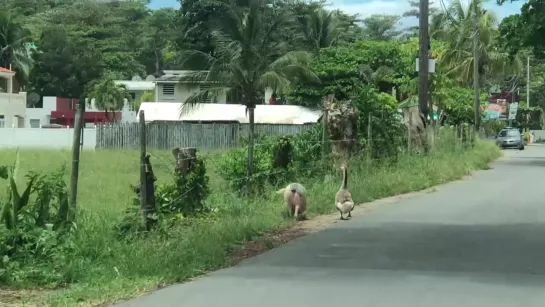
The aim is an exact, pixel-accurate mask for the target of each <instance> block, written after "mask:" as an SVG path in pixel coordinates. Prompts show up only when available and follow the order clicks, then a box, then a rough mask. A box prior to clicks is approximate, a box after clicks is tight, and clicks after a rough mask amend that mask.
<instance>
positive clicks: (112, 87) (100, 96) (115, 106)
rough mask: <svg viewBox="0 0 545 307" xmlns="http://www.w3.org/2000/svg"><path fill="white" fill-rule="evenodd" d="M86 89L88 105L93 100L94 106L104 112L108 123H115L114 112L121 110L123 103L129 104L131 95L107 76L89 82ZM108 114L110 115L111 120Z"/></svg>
mask: <svg viewBox="0 0 545 307" xmlns="http://www.w3.org/2000/svg"><path fill="white" fill-rule="evenodd" d="M88 88H89V89H88V91H87V98H88V99H89V100H88V103H89V104H91V103H93V101H92V100H93V99H94V106H95V107H96V108H97V109H99V110H103V111H104V113H105V115H106V119H107V120H108V122H111V121H114V122H115V112H118V111H121V109H123V106H124V105H125V101H128V102H129V103H130V102H131V95H129V93H128V92H127V90H126V88H125V86H124V85H122V84H116V83H115V81H114V79H113V78H112V77H109V76H107V77H104V78H103V79H101V80H95V81H94V82H91V84H90V85H89V87H88ZM110 113H111V114H112V116H111V118H110V116H109V114H110Z"/></svg>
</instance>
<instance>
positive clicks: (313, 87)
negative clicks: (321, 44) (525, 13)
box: [289, 41, 414, 107]
mask: <svg viewBox="0 0 545 307" xmlns="http://www.w3.org/2000/svg"><path fill="white" fill-rule="evenodd" d="M399 47H400V44H399V42H397V41H387V42H380V41H358V42H356V43H353V44H347V45H345V46H338V47H330V48H323V49H321V50H320V52H319V53H318V54H317V55H316V56H315V57H314V58H313V60H312V62H311V63H310V68H311V69H312V71H314V72H316V74H317V76H318V77H319V78H320V82H319V83H317V82H304V83H301V84H299V85H298V86H297V87H295V88H293V89H292V91H291V93H290V97H289V101H290V103H293V104H297V105H305V106H309V107H319V106H321V103H322V97H323V96H325V95H328V94H335V98H336V99H338V100H348V99H350V98H351V97H353V96H354V95H356V96H357V95H359V91H360V90H361V89H362V87H364V86H366V84H370V85H372V84H374V85H376V87H377V88H378V89H380V90H383V91H388V92H390V91H391V88H392V85H393V83H394V82H396V81H397V80H396V76H395V75H394V74H393V72H395V73H396V74H397V73H399V72H400V71H405V69H404V68H403V67H402V62H401V55H400V48H399ZM411 65H414V57H413V60H412V62H411ZM412 67H414V66H412ZM387 68H390V69H387Z"/></svg>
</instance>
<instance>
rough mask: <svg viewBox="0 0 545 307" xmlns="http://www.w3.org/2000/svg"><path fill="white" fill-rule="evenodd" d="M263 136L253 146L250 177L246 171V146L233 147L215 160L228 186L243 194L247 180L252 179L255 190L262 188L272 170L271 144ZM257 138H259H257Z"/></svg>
mask: <svg viewBox="0 0 545 307" xmlns="http://www.w3.org/2000/svg"><path fill="white" fill-rule="evenodd" d="M267 139H268V138H263V139H262V140H263V142H259V141H257V140H256V143H258V144H259V145H258V146H255V147H254V169H253V175H252V176H251V178H246V177H247V172H248V147H247V146H243V147H239V148H234V149H232V150H230V151H229V152H227V153H225V154H223V155H221V157H220V158H219V159H218V160H217V162H216V163H217V169H218V172H219V174H220V176H221V177H222V178H223V179H225V180H226V181H228V184H229V187H230V188H231V189H233V190H234V191H237V192H238V193H240V194H244V193H245V190H246V185H247V182H248V180H251V181H252V187H253V188H254V189H255V190H258V191H259V190H263V189H264V188H265V184H266V183H267V180H268V179H269V176H270V175H271V173H272V170H273V159H272V146H271V145H272V144H270V143H269V142H266V140H267ZM258 140H259V139H258Z"/></svg>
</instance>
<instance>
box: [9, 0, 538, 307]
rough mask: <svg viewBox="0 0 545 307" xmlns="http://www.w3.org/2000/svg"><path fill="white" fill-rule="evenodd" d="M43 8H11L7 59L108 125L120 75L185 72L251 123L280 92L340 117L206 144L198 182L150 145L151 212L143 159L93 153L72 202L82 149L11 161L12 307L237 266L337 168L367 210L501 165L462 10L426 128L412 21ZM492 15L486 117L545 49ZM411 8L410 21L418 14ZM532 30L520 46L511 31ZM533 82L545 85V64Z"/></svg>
mask: <svg viewBox="0 0 545 307" xmlns="http://www.w3.org/2000/svg"><path fill="white" fill-rule="evenodd" d="M475 1H476V0H475ZM531 1H533V0H530V2H531ZM30 2H32V5H30V4H29V3H30ZM30 2H29V1H26V2H25V3H24V4H25V5H21V3H22V2H21V1H15V0H8V1H4V2H2V3H1V4H0V25H3V27H0V31H4V32H5V33H0V38H4V39H0V52H2V53H0V66H3V67H9V66H10V65H11V66H12V68H13V69H14V70H15V71H16V72H17V82H19V84H21V85H22V86H24V87H25V89H26V90H27V91H28V92H29V93H30V92H36V93H38V94H39V95H40V96H42V97H43V96H59V97H69V98H82V97H92V98H95V101H96V102H97V105H96V107H98V108H99V109H102V110H104V111H105V112H107V113H109V114H111V113H112V112H115V111H119V110H120V109H121V108H122V107H123V106H124V104H125V103H126V102H125V99H124V98H128V97H129V96H127V93H126V90H125V89H124V88H123V87H120V86H117V85H115V84H114V82H113V81H114V80H116V79H118V80H119V79H124V80H129V79H131V78H132V77H133V76H137V77H139V78H142V79H143V78H145V77H146V76H147V75H150V74H151V75H156V76H157V75H160V73H161V71H162V70H164V69H173V68H183V69H188V70H207V71H209V73H206V74H198V75H195V76H193V77H194V78H196V79H198V80H197V81H200V82H206V81H214V82H215V83H214V84H215V85H214V87H212V88H208V89H206V90H203V91H199V92H195V95H193V96H192V97H190V99H188V101H186V102H187V105H193V106H196V105H198V104H199V103H200V102H201V101H203V99H208V98H210V99H212V100H214V99H216V98H218V97H219V96H220V95H219V94H222V95H223V94H225V95H226V96H227V97H229V99H230V101H231V102H232V103H239V104H243V105H245V106H246V107H247V109H248V116H250V117H251V116H252V114H253V109H254V108H255V105H256V104H260V103H262V101H264V100H265V97H264V96H265V91H266V90H267V89H272V90H273V92H274V93H275V94H276V96H277V97H283V99H282V101H287V103H288V104H296V105H302V106H307V107H310V108H314V109H321V110H324V111H326V112H327V113H328V117H327V120H323V121H322V122H320V123H317V124H316V125H315V126H314V127H313V129H311V130H309V131H307V132H305V133H302V134H299V135H295V136H267V135H258V134H254V133H250V134H249V135H248V138H247V139H245V140H244V144H245V145H244V146H241V147H237V148H227V149H223V150H218V151H213V152H204V151H201V150H200V149H199V148H197V150H198V152H197V155H196V157H193V158H191V163H189V164H188V165H187V168H186V171H184V172H180V171H178V170H176V169H175V168H176V167H175V165H176V163H175V158H174V156H173V154H172V152H171V151H170V150H169V151H156V150H150V151H149V154H150V157H151V163H152V165H153V171H154V175H155V177H157V181H156V182H155V198H154V200H155V206H154V211H153V214H144V215H143V214H142V211H141V208H140V207H139V202H138V197H139V195H138V189H136V188H135V187H134V186H135V185H137V183H138V182H139V167H140V161H139V157H138V152H136V151H132V150H125V151H123V150H115V151H114V150H97V151H84V152H83V153H82V155H81V159H80V180H79V187H78V191H79V193H78V202H77V204H76V205H74V204H68V203H67V195H68V190H67V182H68V174H69V171H70V169H69V165H70V162H71V161H70V159H71V153H70V152H68V151H47V150H27V149H25V150H19V151H16V150H0V302H1V303H2V304H4V303H5V304H8V306H10V305H14V306H17V305H24V306H97V305H100V304H105V303H110V302H113V301H116V300H118V299H122V298H127V297H132V296H135V295H138V294H140V293H142V292H144V291H147V290H150V289H154V288H156V287H161V286H164V285H167V284H171V283H175V282H181V281H184V280H186V279H187V278H190V277H193V276H197V275H200V274H203V273H205V272H207V271H210V270H214V269H218V268H221V267H224V266H227V265H230V264H231V263H232V257H233V255H234V254H236V253H237V251H239V250H240V249H241V248H244V244H245V243H246V242H248V241H250V240H253V239H256V238H259V237H261V236H263V235H264V234H267V233H269V232H271V231H278V230H279V229H284V228H286V227H290V226H293V225H294V221H293V220H291V219H288V218H286V217H285V216H284V214H283V213H284V211H285V208H284V205H283V204H282V200H281V198H280V196H279V195H277V194H275V193H274V191H276V190H278V189H279V188H281V187H284V186H285V185H286V184H288V183H290V182H294V181H298V182H300V183H302V184H304V185H305V187H306V188H307V189H308V198H309V204H310V205H309V211H308V217H309V218H311V219H312V218H313V217H315V216H317V215H321V214H325V213H329V212H332V211H333V210H334V209H335V207H334V203H333V197H334V194H335V191H336V190H337V189H338V187H339V185H340V175H341V174H340V172H339V168H338V166H339V164H340V163H348V165H349V169H350V182H349V184H350V189H351V191H352V193H353V198H354V200H355V201H356V202H357V203H363V202H368V201H372V200H375V199H378V198H381V197H387V196H391V195H396V194H400V193H406V192H410V191H417V190H421V189H424V188H427V187H430V186H433V185H436V184H440V183H444V182H448V181H451V180H455V179H459V178H462V177H463V176H465V175H468V174H470V173H471V171H473V170H477V169H486V168H488V165H489V163H490V162H491V161H493V160H494V159H496V158H497V157H499V156H500V152H499V149H498V148H497V147H496V146H495V145H494V143H493V142H490V141H487V140H483V139H481V138H479V137H478V135H480V134H482V132H483V131H480V130H479V131H474V126H473V124H474V123H473V120H474V109H473V90H472V89H471V88H470V85H471V84H472V80H471V78H472V76H471V74H469V73H468V72H470V71H472V65H473V64H472V58H471V57H470V56H469V54H471V51H472V50H473V46H472V39H471V35H470V34H471V31H472V23H471V22H472V16H471V13H470V11H469V10H468V9H467V7H466V6H465V5H463V4H465V3H464V2H463V1H452V2H451V5H450V6H449V7H446V8H445V10H446V11H448V13H446V12H445V10H442V11H436V12H432V19H433V20H434V22H433V23H432V24H431V26H430V36H431V54H432V56H433V57H434V58H435V59H436V60H437V67H436V73H434V74H432V75H431V77H430V81H431V82H430V97H431V103H430V109H433V110H435V111H434V112H431V113H433V114H434V115H435V116H434V115H432V114H431V113H430V118H428V119H426V118H424V119H423V118H420V117H419V116H418V115H416V117H414V116H413V115H415V114H417V111H418V110H417V109H418V108H417V107H415V106H416V105H417V86H416V85H417V76H416V73H415V57H416V55H417V54H418V35H417V32H415V30H417V29H414V28H411V29H400V28H399V24H398V21H399V19H400V18H401V17H400V16H389V15H374V16H369V17H367V18H364V19H363V20H360V18H359V17H357V16H351V15H349V14H347V13H346V12H342V11H338V10H330V9H329V8H327V7H326V6H325V5H324V3H322V2H311V3H308V2H304V1H291V0H290V1H283V0H276V1H274V3H272V4H271V3H268V2H267V1H261V0H249V1H227V0H198V1H197V0H185V1H184V6H183V8H181V9H180V10H173V9H161V10H150V9H149V8H148V7H147V3H146V2H147V1H121V2H109V1H108V2H106V1H92V0H77V1H74V0H66V1H65V0H59V1H53V2H51V1H41V0H33V1H30ZM235 2H236V3H235ZM479 5H480V9H479V15H478V19H479V21H480V22H479V27H480V31H481V33H483V34H486V35H480V41H479V51H480V52H481V54H480V58H481V59H482V63H481V62H480V74H481V75H480V77H481V78H482V79H483V80H482V81H483V82H481V83H480V84H482V87H483V88H482V89H481V93H483V94H482V95H481V102H482V107H483V108H484V107H485V105H486V104H487V94H486V93H487V92H488V90H489V89H490V88H492V87H498V88H500V89H503V90H509V91H513V88H517V89H520V92H521V93H525V92H526V90H525V86H526V84H525V83H524V81H522V80H523V79H524V78H521V76H523V75H524V76H525V72H524V70H523V66H521V65H520V64H521V63H522V60H523V59H524V57H525V56H526V55H528V54H530V52H536V54H537V52H538V51H540V50H539V49H540V47H539V46H537V47H535V48H533V47H534V46H530V45H529V42H530V41H531V40H529V39H527V38H529V37H532V35H534V37H537V36H535V33H537V32H536V31H538V30H539V29H542V28H543V27H538V26H534V25H533V24H532V23H529V21H531V20H533V19H531V18H530V19H529V17H528V12H526V13H525V14H522V15H520V16H518V15H517V16H518V17H516V18H508V19H505V20H506V21H502V22H501V25H498V21H497V20H496V18H495V16H494V14H493V12H492V11H490V10H485V9H484V8H483V7H482V3H480V2H479ZM411 6H412V7H413V10H411V11H410V12H407V14H406V15H407V16H413V17H414V16H417V15H418V10H417V7H418V5H417V4H416V5H415V3H413V4H411ZM525 7H526V6H525ZM544 16H545V15H544ZM219 21H221V22H219ZM360 21H361V22H360ZM523 21H524V22H523ZM523 26H524V32H521V33H523V34H524V38H525V39H524V40H520V41H517V39H516V38H517V36H516V35H513V33H518V32H517V31H515V30H513V29H517V28H520V27H523ZM536 29H538V30H536ZM267 30H270V31H267ZM7 33H9V35H7ZM2 34H3V35H2ZM506 45H509V46H515V45H516V46H517V48H514V49H513V48H504V47H505V46H506ZM538 47H539V48H538ZM5 50H7V51H8V52H4V51H5ZM503 50H506V51H505V52H504V51H503ZM190 58H191V61H188V59H190ZM534 73H535V74H536V76H537V77H538V81H539V80H541V79H543V78H541V77H543V76H545V66H544V65H543V64H539V65H536V67H535V71H534ZM247 76H251V77H247ZM136 79H138V78H136ZM544 80H545V79H544ZM544 84H545V83H544V82H534V83H532V85H531V89H530V90H531V93H535V94H536V95H535V100H533V101H535V102H533V103H532V107H531V108H529V107H527V106H524V105H521V106H520V107H519V113H518V117H517V120H516V121H515V125H517V126H519V127H521V128H530V127H535V126H539V125H540V124H541V123H540V118H541V117H542V106H545V96H543V97H541V96H542V95H541V96H540V95H538V94H539V92H544V91H542V90H541V87H543V86H544ZM145 96H146V97H144V98H142V99H141V101H148V100H153V99H152V93H147V94H146V95H145ZM532 97H534V96H532ZM523 100H525V97H522V96H521V101H523ZM139 102H140V101H137V102H134V101H129V102H128V103H137V104H138V103H139ZM37 106H39V103H38V105H37ZM182 111H183V110H181V112H182ZM110 117H111V116H110ZM409 118H411V119H409ZM112 121H115V120H113V119H112ZM483 126H484V127H481V128H484V132H489V133H493V132H494V131H497V130H498V129H500V128H501V127H502V125H501V124H498V123H497V122H494V121H489V122H487V123H485V124H484V125H483ZM249 161H250V162H249ZM189 165H190V166H189ZM248 174H250V175H249V176H248ZM2 187H5V188H2ZM439 205H440V204H439Z"/></svg>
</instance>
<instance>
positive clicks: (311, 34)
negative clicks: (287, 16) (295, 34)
mask: <svg viewBox="0 0 545 307" xmlns="http://www.w3.org/2000/svg"><path fill="white" fill-rule="evenodd" d="M297 22H298V24H299V30H300V33H301V34H302V40H303V41H304V44H305V46H307V47H308V48H309V50H311V51H312V52H318V51H319V50H320V49H321V48H326V47H330V46H332V45H334V44H335V43H336V42H337V40H338V38H339V36H340V35H341V33H342V32H343V31H342V30H343V28H344V25H343V24H342V23H341V22H340V21H339V20H338V18H337V12H335V11H327V10H325V9H323V8H321V7H320V8H314V9H312V10H311V11H309V12H307V14H305V15H301V16H297Z"/></svg>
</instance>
